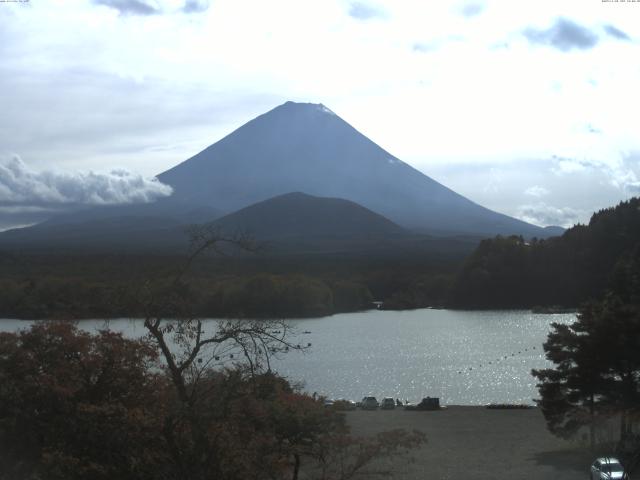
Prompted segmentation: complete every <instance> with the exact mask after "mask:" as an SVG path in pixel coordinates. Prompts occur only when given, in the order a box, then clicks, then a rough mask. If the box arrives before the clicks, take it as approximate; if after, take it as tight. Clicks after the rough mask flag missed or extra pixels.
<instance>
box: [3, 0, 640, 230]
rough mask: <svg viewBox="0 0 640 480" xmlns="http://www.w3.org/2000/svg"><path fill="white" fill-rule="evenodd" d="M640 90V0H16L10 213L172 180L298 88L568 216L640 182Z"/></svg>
mask: <svg viewBox="0 0 640 480" xmlns="http://www.w3.org/2000/svg"><path fill="white" fill-rule="evenodd" d="M639 88H640V2H637V1H636V2H631V1H628V0H627V2H612V1H608V2H607V1H603V0H575V1H572V0H560V1H559V0H554V1H545V0H527V1H525V0H495V1H492V0H486V1H483V0H476V1H457V0H452V1H445V0H441V1H408V0H389V1H382V0H380V1H375V2H369V1H366V0H363V1H349V0H317V1H304V0H253V1H247V0H211V1H206V0H200V1H196V0H188V1H186V2H185V0H59V1H56V0H30V1H26V2H25V1H24V0H23V3H12V2H0V109H1V112H2V113H1V114H0V228H2V227H3V225H5V226H6V225H7V224H10V223H11V222H12V221H13V220H15V219H17V218H18V217H15V214H16V212H18V211H20V210H21V209H22V211H27V212H28V213H30V214H36V213H38V212H40V211H44V210H46V209H47V208H61V207H60V205H65V204H77V203H117V202H122V201H139V200H140V199H141V198H142V199H146V200H149V199H153V198H156V197H158V196H162V195H165V194H169V193H170V191H167V190H166V189H163V188H162V186H160V185H157V184H155V183H154V182H153V181H151V180H150V179H149V177H153V176H154V175H156V174H158V173H160V172H162V171H164V170H166V169H167V168H169V167H171V166H173V165H175V164H177V163H179V162H181V161H183V160H185V159H187V158H188V157H190V156H192V155H194V154H195V153H197V152H198V151H200V150H202V149H203V148H205V147H206V146H208V145H210V144H212V143H214V142H215V141H217V140H219V139H220V138H222V137H223V136H224V135H226V134H228V133H229V132H231V131H232V130H233V129H235V128H237V127H238V126H240V125H242V124H243V123H245V122H246V121H248V120H250V119H251V118H253V117H255V116H256V115H259V114H261V113H263V112H265V111H266V110H269V109H271V108H273V107H275V106H277V105H278V104H280V103H283V102H284V101H286V100H294V101H305V102H307V101H308V102H317V103H320V102H321V103H324V104H325V105H327V106H328V107H329V108H331V110H333V111H334V112H336V113H337V114H338V115H340V116H341V117H342V118H343V119H345V120H346V121H347V122H349V123H351V124H352V125H353V126H354V127H355V128H357V129H358V130H360V131H361V132H362V133H364V134H365V135H367V136H368V137H369V138H371V139H372V140H373V141H375V142H376V143H378V144H379V145H380V146H382V147H383V148H385V149H386V150H388V151H389V152H391V153H392V154H394V155H395V156H397V157H399V158H401V159H402V160H404V161H406V162H408V163H410V164H411V165H413V166H414V167H416V168H418V169H419V170H421V171H422V172H424V173H425V174H427V175H429V176H431V177H432V178H434V179H436V180H438V181H440V182H441V183H444V184H445V185H447V186H448V187H450V188H452V189H454V190H456V191H457V192H459V193H461V194H463V195H465V196H467V197H468V198H470V199H471V200H474V201H476V202H478V203H480V204H482V205H484V206H487V207H489V208H492V209H494V210H497V211H500V212H503V213H506V214H509V215H512V216H516V217H519V218H522V219H524V220H527V221H530V222H533V223H536V224H539V225H550V224H560V225H565V226H569V225H572V224H573V223H575V222H578V221H580V222H585V221H588V219H589V216H590V214H591V213H592V212H593V211H594V210H597V209H599V208H603V207H607V206H611V205H614V204H615V203H617V202H618V201H620V200H622V199H626V198H629V197H630V196H632V195H634V194H637V193H638V192H640V121H639V120H638V118H637V115H638V112H639V111H640V94H639V92H638V89H639ZM60 182H62V184H63V187H64V188H59V187H58V185H59V184H60ZM135 188H138V189H140V192H138V193H132V192H133V189H135ZM50 190H53V191H55V192H57V193H56V195H57V196H56V195H53V196H51V195H50V194H51V192H50ZM43 192H44V193H43ZM47 192H49V193H47ZM61 192H62V193H61ZM29 195H33V196H34V199H33V200H32V201H31V200H29V198H27V197H28V196H29ZM43 195H45V196H44V197H43ZM46 195H49V196H46ZM36 216H37V215H36ZM12 219H13V220H12Z"/></svg>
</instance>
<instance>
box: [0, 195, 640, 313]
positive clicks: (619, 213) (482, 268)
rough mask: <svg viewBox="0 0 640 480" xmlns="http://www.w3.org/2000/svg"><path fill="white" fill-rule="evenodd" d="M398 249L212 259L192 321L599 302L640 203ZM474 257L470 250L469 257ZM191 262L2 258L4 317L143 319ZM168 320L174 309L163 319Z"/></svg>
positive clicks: (198, 279)
mask: <svg viewBox="0 0 640 480" xmlns="http://www.w3.org/2000/svg"><path fill="white" fill-rule="evenodd" d="M466 245H467V247H466V248H459V247H456V249H455V250H452V251H451V252H450V253H447V254H443V250H442V249H440V250H439V251H438V252H435V253H431V254H430V253H429V252H428V250H426V249H423V250H421V251H417V250H415V249H413V250H409V251H396V252H393V253H392V254H389V253H387V254H385V255H375V254H373V253H363V254H360V255H359V254H357V253H354V252H350V253H344V252H343V253H322V254H297V255H295V254H289V255H285V254H282V255H275V254H273V253H271V254H265V253H261V252H255V253H249V254H246V253H245V254H242V255H227V256H223V257H215V256H207V257H204V258H200V259H198V261H197V263H196V264H194V265H193V266H192V269H191V274H190V278H189V281H188V282H185V284H184V287H183V288H185V289H187V290H188V292H186V293H187V294H188V296H189V298H190V301H191V304H192V308H193V313H194V315H198V316H202V317H235V318H269V317H271V318H274V317H278V318H291V317H308V316H322V315H329V314H333V313H338V312H350V311H357V310H366V309H370V308H373V302H374V301H380V302H383V308H385V309H411V308H423V307H429V306H432V307H448V308H465V309H466V308H468V309H503V308H504V309H507V308H543V309H545V308H576V307H578V306H579V305H580V304H582V303H583V302H585V301H588V300H589V299H595V298H599V297H600V296H601V295H602V292H604V291H605V289H606V288H608V287H609V286H611V285H612V282H616V281H618V280H616V278H618V277H619V275H618V273H617V272H619V271H620V269H623V268H624V267H625V265H626V264H627V263H628V261H629V260H628V259H629V258H630V257H631V256H633V255H635V254H636V253H637V251H638V249H640V199H637V198H634V199H631V200H629V201H626V202H622V203H620V204H619V205H617V206H616V207H612V208H607V209H604V210H601V211H599V212H597V213H595V214H594V215H593V216H592V218H591V220H590V222H589V224H588V225H577V226H575V227H573V228H571V229H569V230H567V231H566V232H565V233H564V235H562V236H561V237H553V238H550V239H546V240H541V239H536V238H533V239H525V238H523V237H520V236H510V237H503V236H497V237H495V238H493V239H486V240H482V241H480V242H479V244H477V248H475V250H474V251H472V249H473V245H474V244H473V243H472V242H471V241H468V242H467V243H466ZM470 252H471V253H470ZM184 261H185V256H181V255H175V254H171V255H160V254H146V255H141V254H134V253H121V254H105V253H83V254H79V253H76V254H74V253H63V252H58V253H55V254H54V253H52V254H45V253H33V252H21V253H20V252H9V251H6V252H0V272H1V273H0V317H5V318H26V319H38V318H58V319H79V318H113V317H130V316H141V315H143V314H144V312H142V311H141V310H140V308H139V305H138V298H139V297H140V295H141V294H142V293H143V291H144V290H145V289H149V288H162V285H163V284H164V283H166V282H167V281H168V279H169V278H172V277H173V275H174V274H175V272H176V271H177V270H179V269H180V268H181V266H182V265H183V264H184ZM162 313H163V314H168V313H170V312H162Z"/></svg>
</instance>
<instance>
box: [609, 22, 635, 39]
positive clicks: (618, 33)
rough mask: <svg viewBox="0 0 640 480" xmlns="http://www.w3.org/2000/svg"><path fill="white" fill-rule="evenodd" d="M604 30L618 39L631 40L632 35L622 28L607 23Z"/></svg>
mask: <svg viewBox="0 0 640 480" xmlns="http://www.w3.org/2000/svg"><path fill="white" fill-rule="evenodd" d="M604 31H605V32H606V33H607V35H609V36H611V37H613V38H617V39H618V40H627V41H629V40H631V37H630V36H629V35H627V34H626V33H624V32H623V31H622V30H619V29H617V28H616V27H614V26H613V25H605V27H604Z"/></svg>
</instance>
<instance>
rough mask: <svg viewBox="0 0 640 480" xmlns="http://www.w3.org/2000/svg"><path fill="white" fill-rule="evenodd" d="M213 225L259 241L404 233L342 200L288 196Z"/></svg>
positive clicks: (224, 218)
mask: <svg viewBox="0 0 640 480" xmlns="http://www.w3.org/2000/svg"><path fill="white" fill-rule="evenodd" d="M214 225H216V226H218V227H220V228H221V229H222V230H224V231H228V232H229V231H231V232H232V231H244V232H247V233H249V234H251V235H252V236H253V237H255V238H257V239H262V240H274V239H287V238H304V237H312V238H328V237H329V238H330V237H333V238H340V237H342V238H363V239H365V238H376V237H378V238H380V237H387V236H399V235H405V234H406V233H407V232H406V231H405V230H404V229H402V228H401V227H399V226H398V225H396V224H395V223H393V222H391V221H390V220H388V219H386V218H384V217H383V216H382V215H379V214H377V213H375V212H372V211H371V210H369V209H366V208H364V207H362V206H361V205H358V204H357V203H354V202H350V201H348V200H343V199H341V198H321V197H314V196H311V195H307V194H304V193H300V192H294V193H287V194H285V195H279V196H277V197H274V198H270V199H268V200H265V201H263V202H259V203H256V204H254V205H251V206H249V207H246V208H243V209H241V210H238V211H237V212H235V213H232V214H230V215H227V216H225V217H222V218H220V219H218V220H217V221H215V222H214Z"/></svg>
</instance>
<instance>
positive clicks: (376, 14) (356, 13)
mask: <svg viewBox="0 0 640 480" xmlns="http://www.w3.org/2000/svg"><path fill="white" fill-rule="evenodd" d="M349 15H350V16H351V17H353V18H356V19H358V20H371V19H374V18H385V17H386V16H387V14H386V12H385V11H384V10H383V9H382V8H380V7H378V6H375V5H372V4H369V3H364V2H353V3H351V5H350V6H349Z"/></svg>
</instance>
